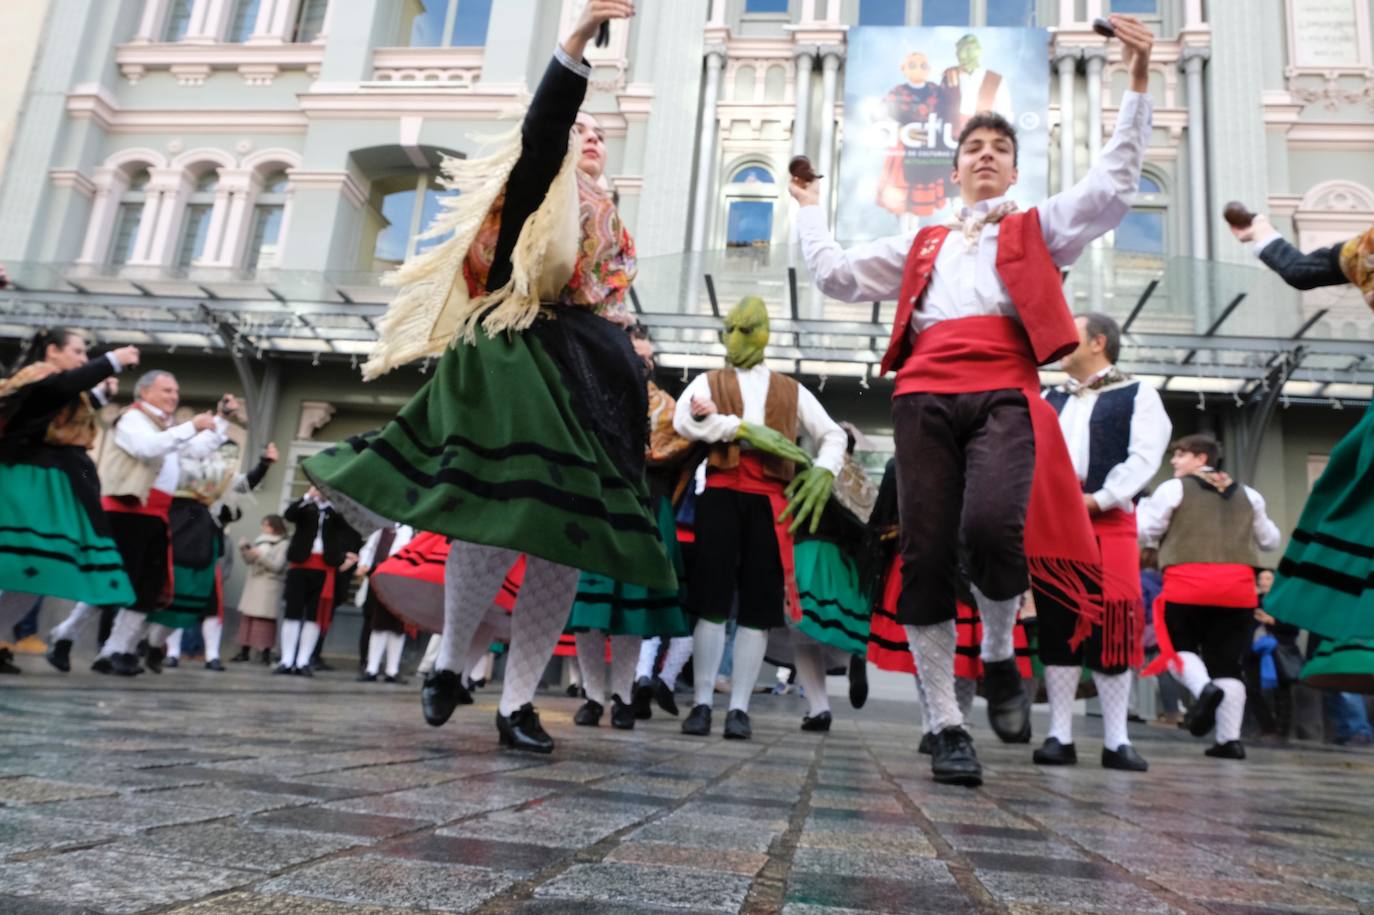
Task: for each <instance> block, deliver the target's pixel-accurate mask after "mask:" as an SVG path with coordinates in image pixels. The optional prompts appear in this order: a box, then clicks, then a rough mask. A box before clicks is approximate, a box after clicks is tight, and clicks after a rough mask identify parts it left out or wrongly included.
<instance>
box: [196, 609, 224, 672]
mask: <svg viewBox="0 0 1374 915" xmlns="http://www.w3.org/2000/svg"><path fill="white" fill-rule="evenodd" d="M223 634H224V623H222V622H220V618H219V617H218V616H207V617H206V618H205V619H203V620H201V621H200V637H201V638H202V639H204V640H205V663H206V664H209V663H210V662H211V661H218V660H219V640H220V636H222V635H223Z"/></svg>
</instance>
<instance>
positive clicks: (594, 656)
mask: <svg viewBox="0 0 1374 915" xmlns="http://www.w3.org/2000/svg"><path fill="white" fill-rule="evenodd" d="M574 639H575V641H576V642H577V666H578V667H580V668H581V669H582V691H583V692H585V693H586V694H587V699H588V701H591V702H595V703H596V704H597V705H605V704H606V633H604V632H602V631H601V630H600V629H589V630H588V631H586V632H579V633H577V635H576V636H575V637H574Z"/></svg>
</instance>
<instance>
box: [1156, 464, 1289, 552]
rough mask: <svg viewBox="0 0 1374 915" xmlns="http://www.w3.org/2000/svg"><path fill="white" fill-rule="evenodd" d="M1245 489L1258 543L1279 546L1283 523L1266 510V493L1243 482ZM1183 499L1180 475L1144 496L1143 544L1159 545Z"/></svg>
mask: <svg viewBox="0 0 1374 915" xmlns="http://www.w3.org/2000/svg"><path fill="white" fill-rule="evenodd" d="M1206 469H1208V470H1210V469H1211V468H1210V467H1209V468H1206ZM1242 489H1244V490H1245V495H1246V498H1248V499H1249V500H1250V506H1251V507H1252V508H1253V509H1254V510H1255V522H1254V526H1253V528H1254V534H1255V545H1256V546H1258V547H1259V548H1260V549H1261V550H1265V551H1269V550H1276V549H1278V547H1279V541H1280V540H1282V539H1283V535H1282V534H1280V533H1279V526H1278V525H1277V524H1275V523H1274V522H1273V521H1270V520H1269V516H1268V515H1267V514H1265V513H1264V496H1262V495H1260V494H1259V493H1258V492H1256V491H1255V490H1253V489H1251V488H1250V487H1249V486H1243V487H1242ZM1182 502H1183V481H1182V480H1180V479H1178V478H1177V477H1175V478H1174V479H1172V480H1166V481H1165V482H1163V483H1160V484H1159V486H1158V488H1156V489H1155V491H1154V493H1153V494H1151V495H1150V497H1149V498H1148V499H1141V500H1140V505H1139V514H1138V515H1136V519H1137V520H1136V531H1137V533H1138V534H1139V536H1140V545H1141V546H1144V547H1151V548H1157V547H1158V546H1159V541H1160V540H1161V539H1163V537H1164V534H1165V532H1166V531H1168V530H1169V521H1170V519H1171V518H1173V516H1174V509H1176V508H1178V507H1179V505H1180V504H1181V503H1182Z"/></svg>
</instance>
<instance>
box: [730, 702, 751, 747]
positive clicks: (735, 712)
mask: <svg viewBox="0 0 1374 915" xmlns="http://www.w3.org/2000/svg"><path fill="white" fill-rule="evenodd" d="M753 736H754V729H753V728H751V727H749V713H748V712H742V711H740V710H739V709H737V708H732V709H730V711H728V712H726V713H725V739H726V740H748V739H749V738H750V737H753Z"/></svg>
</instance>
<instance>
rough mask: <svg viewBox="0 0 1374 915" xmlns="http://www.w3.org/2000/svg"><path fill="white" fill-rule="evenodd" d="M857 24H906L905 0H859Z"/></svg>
mask: <svg viewBox="0 0 1374 915" xmlns="http://www.w3.org/2000/svg"><path fill="white" fill-rule="evenodd" d="M859 25H906V0H859Z"/></svg>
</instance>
